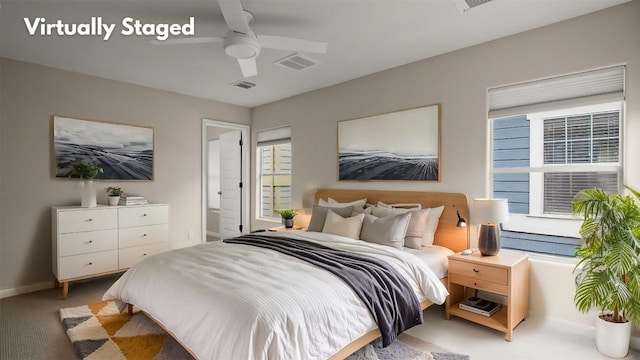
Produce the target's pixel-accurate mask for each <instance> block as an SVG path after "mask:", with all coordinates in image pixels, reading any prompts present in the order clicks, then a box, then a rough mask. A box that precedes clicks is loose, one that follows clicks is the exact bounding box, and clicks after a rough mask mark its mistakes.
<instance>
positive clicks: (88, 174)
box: [67, 158, 103, 207]
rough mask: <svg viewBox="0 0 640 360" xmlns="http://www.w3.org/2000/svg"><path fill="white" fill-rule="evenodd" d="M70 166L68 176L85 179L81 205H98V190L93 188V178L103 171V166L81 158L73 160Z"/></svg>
mask: <svg viewBox="0 0 640 360" xmlns="http://www.w3.org/2000/svg"><path fill="white" fill-rule="evenodd" d="M69 168H70V169H69V171H68V172H67V177H70V178H79V179H82V180H84V182H83V191H82V200H81V203H80V206H82V207H96V206H97V202H96V191H95V189H94V188H93V179H94V178H95V177H96V176H98V174H101V173H102V172H103V170H102V168H101V167H100V166H99V165H98V163H96V162H93V161H84V160H82V159H80V158H76V159H75V160H73V161H72V162H71V164H70V165H69Z"/></svg>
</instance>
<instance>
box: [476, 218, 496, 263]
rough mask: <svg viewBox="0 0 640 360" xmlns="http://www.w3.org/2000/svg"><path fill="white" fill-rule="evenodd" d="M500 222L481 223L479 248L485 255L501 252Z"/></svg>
mask: <svg viewBox="0 0 640 360" xmlns="http://www.w3.org/2000/svg"><path fill="white" fill-rule="evenodd" d="M498 226H499V225H498V224H481V225H480V230H479V231H478V248H479V249H480V254H482V255H484V256H493V255H498V253H499V252H500V228H499V227H498Z"/></svg>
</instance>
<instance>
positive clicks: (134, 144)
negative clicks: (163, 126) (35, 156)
mask: <svg viewBox="0 0 640 360" xmlns="http://www.w3.org/2000/svg"><path fill="white" fill-rule="evenodd" d="M53 140H54V148H55V176H56V177H66V176H67V172H68V171H69V165H70V164H71V162H73V161H74V160H75V159H76V158H80V159H82V160H84V161H93V162H95V163H97V164H98V165H99V166H100V167H101V168H102V169H103V170H104V172H103V173H100V174H98V176H97V179H109V180H153V128H150V127H141V126H131V125H123V124H114V123H107V122H100V121H90V120H80V119H72V118H66V117H59V116H54V118H53Z"/></svg>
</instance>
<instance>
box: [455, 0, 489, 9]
mask: <svg viewBox="0 0 640 360" xmlns="http://www.w3.org/2000/svg"><path fill="white" fill-rule="evenodd" d="M454 1H455V3H456V7H457V8H458V11H460V12H465V11H468V10H471V9H473V8H474V7H476V6H480V5H482V4H484V3H488V2H489V1H491V0H454Z"/></svg>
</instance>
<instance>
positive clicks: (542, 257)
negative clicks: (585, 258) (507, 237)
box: [500, 249, 579, 267]
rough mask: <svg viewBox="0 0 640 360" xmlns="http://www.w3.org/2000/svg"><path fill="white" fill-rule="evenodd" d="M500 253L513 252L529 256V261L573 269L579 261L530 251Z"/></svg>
mask: <svg viewBox="0 0 640 360" xmlns="http://www.w3.org/2000/svg"><path fill="white" fill-rule="evenodd" d="M500 251H508V252H515V253H519V254H526V255H528V256H529V259H530V260H536V261H545V262H549V263H554V264H563V265H571V266H574V267H575V266H576V265H577V264H578V261H579V259H578V258H576V257H566V256H560V255H551V254H541V253H537V252H532V251H526V250H516V249H501V250H500Z"/></svg>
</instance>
